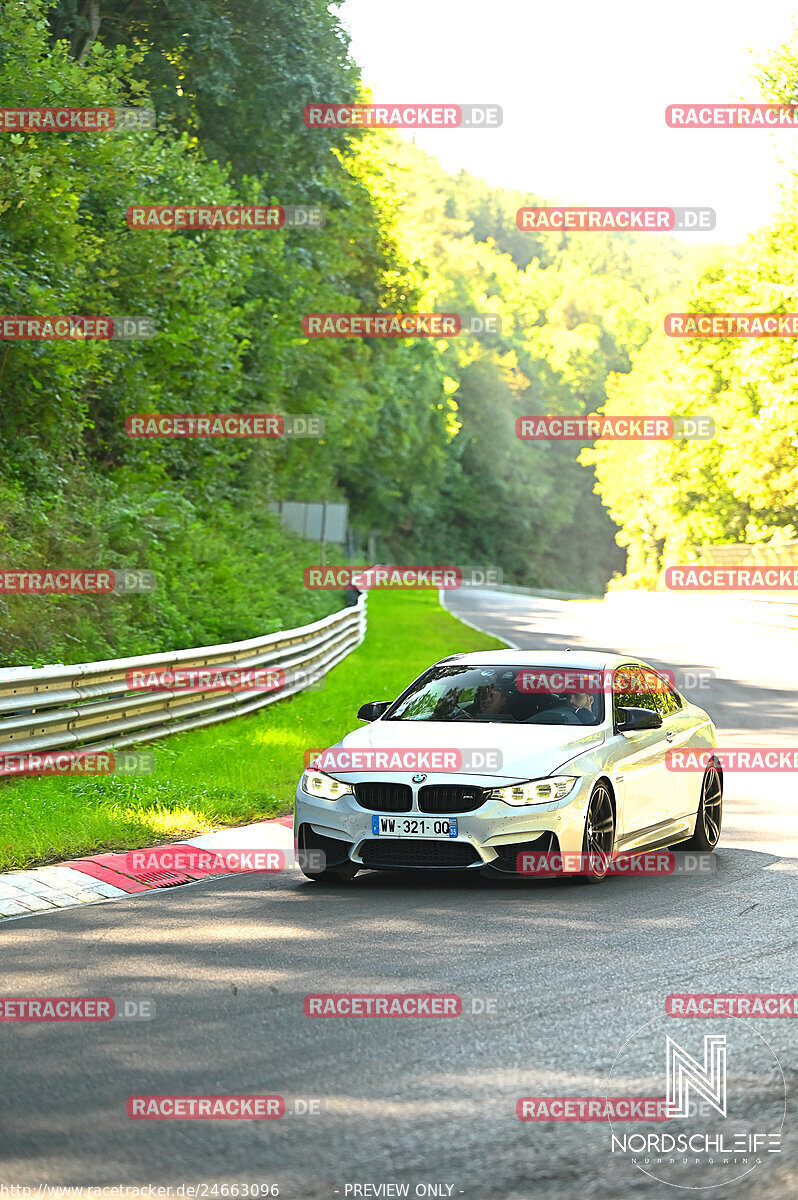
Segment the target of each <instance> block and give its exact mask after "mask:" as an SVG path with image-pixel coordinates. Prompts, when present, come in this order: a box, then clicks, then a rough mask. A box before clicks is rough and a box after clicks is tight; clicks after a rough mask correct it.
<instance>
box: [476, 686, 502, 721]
mask: <svg viewBox="0 0 798 1200" xmlns="http://www.w3.org/2000/svg"><path fill="white" fill-rule="evenodd" d="M473 711H474V712H475V713H484V714H489V715H492V714H493V713H500V712H506V711H507V697H506V696H505V694H504V692H502V691H501V690H500V689H499V688H497V687H496V684H495V683H489V684H487V685H485V686H483V687H478V688H477V694H476V698H475V700H474V704H473Z"/></svg>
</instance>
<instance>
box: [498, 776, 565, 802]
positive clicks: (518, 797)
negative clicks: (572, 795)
mask: <svg viewBox="0 0 798 1200" xmlns="http://www.w3.org/2000/svg"><path fill="white" fill-rule="evenodd" d="M578 782H579V777H578V776H577V775H549V776H547V778H546V779H530V780H529V782H528V783H516V784H513V785H512V786H511V787H503V788H493V790H492V791H491V792H490V795H489V797H488V799H490V800H503V801H504V803H505V804H512V805H514V806H515V807H516V808H519V807H521V805H524V804H546V803H547V801H550V800H564V799H565V797H566V796H567V795H568V793H569V792H571V791H573V788H574V786H575V784H576V783H578Z"/></svg>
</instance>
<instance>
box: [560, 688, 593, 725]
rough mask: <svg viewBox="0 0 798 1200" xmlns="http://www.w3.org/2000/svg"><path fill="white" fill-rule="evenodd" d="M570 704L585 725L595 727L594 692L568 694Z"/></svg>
mask: <svg viewBox="0 0 798 1200" xmlns="http://www.w3.org/2000/svg"><path fill="white" fill-rule="evenodd" d="M567 696H568V703H569V705H570V706H571V708H572V709H573V710H574V712H575V713H576V715H577V717H578V718H579V720H580V721H581V722H582V724H583V725H594V724H595V722H596V711H595V701H596V697H595V695H594V694H593V693H592V692H568V693H567Z"/></svg>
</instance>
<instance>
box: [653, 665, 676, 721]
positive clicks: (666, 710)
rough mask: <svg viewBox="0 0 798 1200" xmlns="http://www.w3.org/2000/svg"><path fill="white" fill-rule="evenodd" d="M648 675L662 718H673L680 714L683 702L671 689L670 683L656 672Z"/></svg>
mask: <svg viewBox="0 0 798 1200" xmlns="http://www.w3.org/2000/svg"><path fill="white" fill-rule="evenodd" d="M646 675H647V676H648V678H649V679H650V681H651V686H652V690H653V692H654V699H655V700H656V702H657V712H658V713H659V715H660V716H661V717H663V718H664V717H671V716H673V714H674V713H676V712H679V711H680V710H681V708H682V702H681V700H680V699H679V697H678V696H677V695H676V693H675V692H674V690H673V688H671V687H670V685H669V684H668V681H667V680H666V679H664V678H663V677H662V675H657V673H656V672H655V671H647V672H646Z"/></svg>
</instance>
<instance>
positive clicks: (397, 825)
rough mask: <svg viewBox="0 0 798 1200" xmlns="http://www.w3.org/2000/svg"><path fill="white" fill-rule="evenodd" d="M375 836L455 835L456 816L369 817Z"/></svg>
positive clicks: (451, 836)
mask: <svg viewBox="0 0 798 1200" xmlns="http://www.w3.org/2000/svg"><path fill="white" fill-rule="evenodd" d="M371 832H372V833H373V835H374V836H375V837H411V838H413V837H450V838H456V837H457V818H456V817H445V818H443V817H377V816H373V817H372V818H371Z"/></svg>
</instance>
